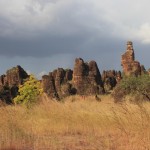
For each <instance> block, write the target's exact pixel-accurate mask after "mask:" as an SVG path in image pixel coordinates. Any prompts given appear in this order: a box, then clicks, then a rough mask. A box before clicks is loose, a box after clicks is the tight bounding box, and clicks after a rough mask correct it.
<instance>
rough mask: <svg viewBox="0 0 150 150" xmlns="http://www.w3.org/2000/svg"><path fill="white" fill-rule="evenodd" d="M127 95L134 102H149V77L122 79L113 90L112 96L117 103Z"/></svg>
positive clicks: (145, 75) (144, 75)
mask: <svg viewBox="0 0 150 150" xmlns="http://www.w3.org/2000/svg"><path fill="white" fill-rule="evenodd" d="M127 95H131V97H132V98H133V100H135V101H141V100H142V101H143V100H148V101H150V76H149V75H147V74H143V75H141V76H138V77H135V76H130V77H124V78H123V80H122V81H121V82H120V83H119V84H118V85H117V86H116V88H115V89H114V92H113V93H112V96H113V97H114V99H115V101H116V102H118V101H121V100H123V99H124V98H125V97H126V96H127Z"/></svg>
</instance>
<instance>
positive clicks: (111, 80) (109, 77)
mask: <svg viewBox="0 0 150 150" xmlns="http://www.w3.org/2000/svg"><path fill="white" fill-rule="evenodd" d="M121 79H122V75H121V72H120V71H115V70H108V71H105V70H104V71H103V74H102V80H103V83H104V88H105V90H106V91H110V90H112V89H113V88H114V87H115V86H116V84H117V83H119V82H120V80H121Z"/></svg>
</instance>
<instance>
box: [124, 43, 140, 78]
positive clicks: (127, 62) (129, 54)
mask: <svg viewBox="0 0 150 150" xmlns="http://www.w3.org/2000/svg"><path fill="white" fill-rule="evenodd" d="M121 65H122V67H123V72H124V74H125V75H126V76H129V75H135V76H138V75H140V74H141V66H140V63H139V62H138V61H135V56H134V49H133V44H132V42H131V41H128V42H127V49H126V52H125V53H124V54H123V55H122V59H121Z"/></svg>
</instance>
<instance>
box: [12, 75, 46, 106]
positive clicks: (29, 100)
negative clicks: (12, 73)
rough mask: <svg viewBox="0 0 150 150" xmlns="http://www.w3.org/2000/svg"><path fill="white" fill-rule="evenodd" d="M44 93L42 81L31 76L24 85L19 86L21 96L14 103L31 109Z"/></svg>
mask: <svg viewBox="0 0 150 150" xmlns="http://www.w3.org/2000/svg"><path fill="white" fill-rule="evenodd" d="M42 91H43V90H42V89H41V85H40V81H38V80H37V79H36V78H35V77H34V76H33V75H30V77H29V79H28V80H27V81H26V82H25V83H24V84H23V85H20V86H19V95H18V96H17V97H15V98H14V99H13V101H14V103H15V104H23V105H25V106H27V107H30V106H31V105H32V104H33V103H35V102H36V100H37V99H38V96H40V95H41V94H42Z"/></svg>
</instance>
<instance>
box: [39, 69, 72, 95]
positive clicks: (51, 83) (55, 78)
mask: <svg viewBox="0 0 150 150" xmlns="http://www.w3.org/2000/svg"><path fill="white" fill-rule="evenodd" d="M72 73H73V72H72V70H70V69H68V70H64V69H63V68H58V69H56V70H54V71H53V72H50V73H49V75H44V76H43V77H42V86H43V90H44V92H45V93H47V94H48V95H49V96H50V97H52V98H59V97H64V96H69V95H71V94H72V93H71V92H72V91H71V84H70V83H69V82H70V81H71V80H72Z"/></svg>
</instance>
